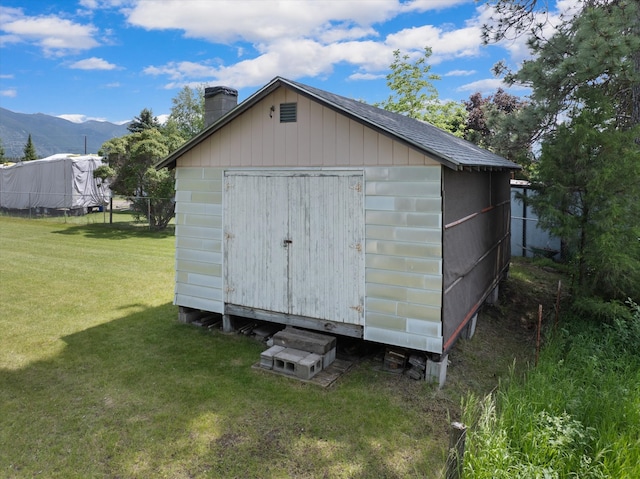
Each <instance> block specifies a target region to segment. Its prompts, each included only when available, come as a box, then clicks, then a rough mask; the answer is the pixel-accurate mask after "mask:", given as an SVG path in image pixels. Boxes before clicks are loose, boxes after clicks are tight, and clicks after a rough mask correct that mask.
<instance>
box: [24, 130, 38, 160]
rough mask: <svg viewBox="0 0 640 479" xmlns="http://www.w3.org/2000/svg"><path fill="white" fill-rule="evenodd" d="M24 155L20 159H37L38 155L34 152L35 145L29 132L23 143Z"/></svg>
mask: <svg viewBox="0 0 640 479" xmlns="http://www.w3.org/2000/svg"><path fill="white" fill-rule="evenodd" d="M23 151H24V157H23V158H22V161H31V160H37V159H38V155H37V154H36V147H35V146H34V145H33V141H31V133H29V138H28V139H27V144H26V145H24V150H23Z"/></svg>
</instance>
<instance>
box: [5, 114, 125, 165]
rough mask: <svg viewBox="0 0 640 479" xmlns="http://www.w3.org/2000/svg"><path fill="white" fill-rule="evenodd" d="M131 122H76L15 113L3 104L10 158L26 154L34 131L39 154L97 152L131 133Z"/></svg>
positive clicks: (7, 150)
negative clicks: (26, 146) (28, 139)
mask: <svg viewBox="0 0 640 479" xmlns="http://www.w3.org/2000/svg"><path fill="white" fill-rule="evenodd" d="M128 133H129V131H127V124H124V125H116V124H114V123H109V122H106V121H87V122H84V123H73V122H71V121H68V120H64V119H62V118H58V117H55V116H50V115H44V114H42V113H34V114H26V113H15V112H12V111H10V110H6V109H4V108H0V139H2V147H3V148H4V156H5V157H6V158H20V157H22V156H23V154H24V152H23V150H24V145H25V144H26V143H27V138H28V137H29V134H31V140H32V141H33V145H34V146H35V147H36V153H37V155H38V158H45V157H47V156H51V155H54V154H56V153H79V154H84V153H85V138H86V153H97V152H98V150H99V149H100V147H101V146H102V144H103V143H104V142H105V141H107V140H110V139H111V138H116V137H119V136H123V135H126V134H128Z"/></svg>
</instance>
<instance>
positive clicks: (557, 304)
mask: <svg viewBox="0 0 640 479" xmlns="http://www.w3.org/2000/svg"><path fill="white" fill-rule="evenodd" d="M561 289H562V280H561V279H560V280H558V294H557V296H556V320H555V322H554V323H553V328H554V329H557V328H558V321H559V319H560V290H561Z"/></svg>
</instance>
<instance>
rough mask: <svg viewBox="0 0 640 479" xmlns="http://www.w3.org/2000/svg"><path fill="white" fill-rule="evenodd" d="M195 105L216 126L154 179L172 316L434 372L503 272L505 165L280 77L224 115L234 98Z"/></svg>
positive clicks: (431, 131) (213, 93)
mask: <svg viewBox="0 0 640 479" xmlns="http://www.w3.org/2000/svg"><path fill="white" fill-rule="evenodd" d="M205 96H206V97H207V99H206V102H207V110H208V113H209V114H210V113H211V112H214V111H216V110H218V111H220V114H221V116H220V117H219V118H215V117H214V118H213V119H212V120H211V124H210V125H209V126H207V127H206V128H205V129H204V130H203V131H202V133H200V134H199V135H198V136H197V137H195V138H194V139H192V140H191V141H190V142H188V143H186V144H185V145H184V146H183V147H181V148H180V149H179V150H178V151H176V152H174V153H173V154H172V155H171V156H169V157H168V158H166V159H165V160H163V161H162V162H161V163H160V164H159V165H157V166H158V167H169V168H175V170H176V190H177V193H176V285H175V304H177V305H179V306H180V307H181V313H182V314H188V313H190V312H192V311H210V312H215V313H220V314H222V315H225V316H229V315H235V316H244V317H249V318H257V319H260V320H266V321H272V322H277V323H282V324H291V325H295V326H299V327H303V328H308V329H313V330H318V331H325V332H331V333H334V334H338V335H347V336H353V337H358V338H363V339H365V340H368V341H374V342H378V343H383V344H387V345H394V346H400V347H404V348H409V349H413V350H418V351H424V352H427V353H431V356H432V357H433V358H434V360H438V358H442V355H444V354H446V353H447V351H448V350H449V349H450V348H451V347H452V345H453V344H454V342H455V340H456V338H457V337H458V336H460V334H461V333H462V331H463V329H464V328H465V326H466V325H467V324H468V323H469V322H470V321H471V319H472V318H473V317H474V315H475V314H476V312H477V311H478V309H479V308H480V306H481V305H482V303H483V301H485V299H486V298H487V297H489V296H490V295H491V294H492V293H494V292H495V291H496V289H497V285H498V282H499V281H500V280H501V278H502V277H503V275H504V273H505V272H506V271H507V268H508V265H509V258H510V238H509V220H510V193H509V178H510V173H511V171H512V170H514V169H517V168H519V167H518V165H516V164H514V163H512V162H510V161H508V160H506V159H504V158H502V157H499V156H496V155H494V154H493V153H491V152H489V151H487V150H484V149H481V148H479V147H477V146H475V145H473V144H471V143H469V142H466V141H464V140H462V139H459V138H457V137H455V136H453V135H450V134H448V133H446V132H444V131H442V130H440V129H438V128H436V127H434V126H432V125H430V124H427V123H424V122H421V121H417V120H414V119H411V118H408V117H405V116H402V115H398V114H395V113H391V112H388V111H385V110H381V109H379V108H375V107H373V106H370V105H367V104H364V103H361V102H358V101H355V100H351V99H348V98H345V97H342V96H339V95H335V94H332V93H329V92H326V91H323V90H320V89H317V88H313V87H310V86H307V85H303V84H300V83H298V82H294V81H290V80H286V79H284V78H280V77H278V78H275V79H274V80H272V81H271V82H270V83H268V84H267V85H266V86H264V87H263V88H262V89H260V90H259V91H258V92H256V93H255V94H254V95H252V96H251V97H249V98H248V99H247V100H245V101H244V102H242V103H241V104H240V105H237V106H235V107H233V106H234V105H235V98H236V97H237V92H236V91H235V90H232V89H229V88H226V87H215V88H208V89H207V90H206V93H205ZM230 101H231V102H232V103H231V106H232V107H233V108H232V109H231V110H230V111H225V108H221V107H220V105H221V104H224V103H227V104H228V102H230Z"/></svg>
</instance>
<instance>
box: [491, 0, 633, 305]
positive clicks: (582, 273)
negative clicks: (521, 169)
mask: <svg viewBox="0 0 640 479" xmlns="http://www.w3.org/2000/svg"><path fill="white" fill-rule="evenodd" d="M497 3H498V6H503V7H504V6H508V5H511V7H516V8H512V9H511V10H509V11H508V15H506V16H505V18H503V19H502V20H501V21H500V22H498V25H499V26H500V28H501V29H502V30H501V31H500V32H499V33H500V35H502V38H504V36H505V35H506V34H507V32H508V31H509V30H511V31H512V32H515V33H517V34H520V33H522V32H525V31H527V30H529V31H530V32H531V36H530V38H529V41H528V45H529V49H530V50H531V53H532V57H533V59H532V60H527V61H525V62H524V63H523V65H522V67H521V68H520V70H518V71H516V72H509V73H508V74H507V75H506V80H507V81H508V82H510V83H518V84H522V85H525V86H528V87H530V88H531V89H532V94H531V96H530V99H531V104H530V105H529V106H528V107H527V108H525V114H523V115H522V119H521V120H522V121H521V123H520V127H521V130H522V131H523V132H526V131H527V130H529V132H530V131H531V130H535V131H536V135H537V138H539V139H540V141H541V145H542V150H541V155H540V158H539V162H538V164H537V165H536V166H537V172H536V173H535V175H534V177H533V180H534V185H535V187H536V188H537V190H538V195H537V197H536V198H532V199H531V201H532V204H533V207H534V209H535V210H536V211H537V213H538V216H539V218H540V221H541V224H542V225H544V226H545V227H546V228H548V229H549V230H550V231H551V232H553V233H555V234H557V235H558V236H560V237H561V238H562V240H563V242H564V244H565V245H566V248H565V251H566V252H567V253H568V255H569V259H570V260H571V261H570V265H571V266H572V270H573V273H574V278H575V286H576V287H575V293H576V297H599V298H603V299H605V300H611V299H617V300H626V299H627V297H631V298H632V299H634V298H635V299H637V298H638V297H640V242H639V241H638V238H639V237H640V193H639V192H640V118H638V109H639V106H638V100H637V99H638V89H639V87H640V62H639V61H638V59H639V53H638V52H640V26H639V23H640V22H638V19H640V3H639V2H637V0H590V1H585V2H583V3H582V4H581V6H582V9H581V11H580V12H579V13H578V14H577V15H575V16H574V17H571V18H565V19H564V21H563V22H562V23H561V24H560V25H558V26H557V28H556V31H555V33H554V35H553V36H551V37H549V36H544V35H541V34H540V33H541V27H540V25H538V24H536V23H535V22H533V23H532V22H531V19H532V18H534V16H532V15H533V13H534V11H533V10H531V8H532V7H535V6H536V0H499V1H498V2H497ZM517 7H526V8H517ZM503 12H507V10H504V11H503ZM532 125H533V126H532Z"/></svg>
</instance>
